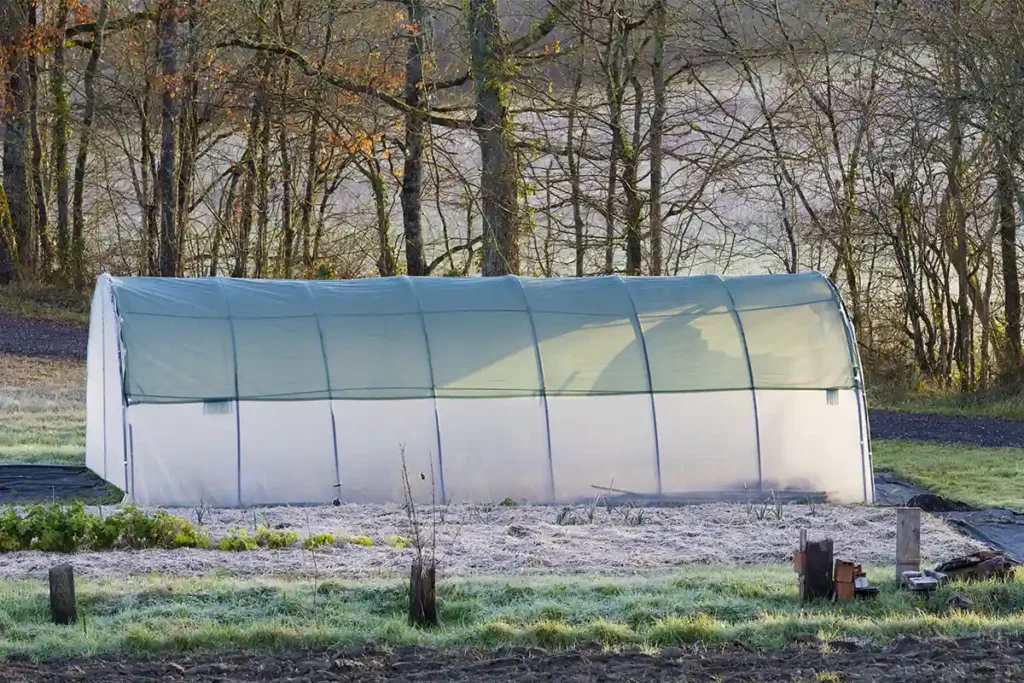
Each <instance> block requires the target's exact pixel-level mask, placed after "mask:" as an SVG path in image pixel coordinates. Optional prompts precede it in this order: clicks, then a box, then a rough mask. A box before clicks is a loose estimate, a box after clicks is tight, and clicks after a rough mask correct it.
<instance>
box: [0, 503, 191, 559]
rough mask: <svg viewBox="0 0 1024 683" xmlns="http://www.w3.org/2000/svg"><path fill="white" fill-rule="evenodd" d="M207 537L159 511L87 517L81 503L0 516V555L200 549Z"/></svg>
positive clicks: (132, 509) (128, 509) (125, 511)
mask: <svg viewBox="0 0 1024 683" xmlns="http://www.w3.org/2000/svg"><path fill="white" fill-rule="evenodd" d="M208 545H209V538H208V537H207V536H206V534H205V533H204V532H202V531H200V530H199V529H196V527H194V526H193V525H192V524H191V522H189V521H188V520H186V519H184V518H182V517H176V516H174V515H171V514H168V513H166V512H164V511H162V510H161V511H157V512H155V513H152V514H149V513H146V512H143V511H141V510H139V509H138V508H136V507H134V506H129V507H126V508H124V509H122V510H119V511H118V512H116V513H115V514H113V515H107V516H106V517H104V516H102V515H94V514H90V513H87V512H86V511H85V509H84V508H83V507H82V505H81V503H73V504H71V505H61V504H56V503H55V504H52V505H30V506H28V507H26V508H25V509H24V510H23V511H22V513H21V514H18V513H17V512H16V511H14V510H13V509H9V510H7V511H6V512H4V513H3V514H2V515H0V552H11V551H15V550H42V551H44V552H62V553H70V552H74V551H76V550H79V549H82V548H89V549H91V550H111V549H114V548H132V549H143V548H186V547H187V548H205V547H207V546H208Z"/></svg>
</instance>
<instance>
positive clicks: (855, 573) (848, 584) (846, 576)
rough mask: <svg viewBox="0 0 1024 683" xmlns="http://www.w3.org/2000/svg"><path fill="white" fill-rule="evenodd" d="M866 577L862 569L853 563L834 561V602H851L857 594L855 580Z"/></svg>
mask: <svg viewBox="0 0 1024 683" xmlns="http://www.w3.org/2000/svg"><path fill="white" fill-rule="evenodd" d="M862 576H866V575H865V574H864V570H863V568H861V566H860V565H859V564H854V563H853V562H845V561H843V560H836V567H835V571H834V572H833V574H832V586H833V589H834V591H835V598H836V600H853V598H854V597H855V596H856V593H857V579H858V578H860V577H862Z"/></svg>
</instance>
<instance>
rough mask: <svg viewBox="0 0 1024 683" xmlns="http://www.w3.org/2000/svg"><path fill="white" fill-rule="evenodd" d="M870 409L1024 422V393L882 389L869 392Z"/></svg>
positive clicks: (995, 390)
mask: <svg viewBox="0 0 1024 683" xmlns="http://www.w3.org/2000/svg"><path fill="white" fill-rule="evenodd" d="M868 405H869V406H870V407H872V408H879V409H882V410H891V411H893V412H900V413H926V414H929V415H951V416H955V417H991V418H1001V419H1004V420H1024V393H1022V392H1020V391H1018V390H1016V389H1009V388H1006V389H992V390H989V391H973V392H968V393H963V392H959V391H937V390H936V391H932V390H922V391H913V392H903V391H893V390H889V389H886V388H885V387H880V388H874V389H869V390H868Z"/></svg>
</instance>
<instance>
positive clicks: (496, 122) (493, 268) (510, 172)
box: [469, 0, 519, 276]
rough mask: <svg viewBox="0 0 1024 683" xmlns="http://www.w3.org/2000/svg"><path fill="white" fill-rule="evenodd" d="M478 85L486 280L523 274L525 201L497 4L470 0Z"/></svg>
mask: <svg viewBox="0 0 1024 683" xmlns="http://www.w3.org/2000/svg"><path fill="white" fill-rule="evenodd" d="M469 12H470V35H471V36H472V38H471V47H472V69H473V86H474V92H475V95H476V116H475V118H474V120H473V126H474V128H475V129H476V132H477V136H478V137H479V140H480V157H481V166H482V173H481V178H480V194H481V199H482V201H481V206H482V208H483V234H484V238H483V266H482V268H481V274H482V275H484V276H495V275H509V274H516V273H518V272H519V197H518V188H517V180H518V179H517V177H516V173H517V172H516V159H515V153H514V151H513V149H512V144H511V133H510V131H509V129H508V128H509V126H508V108H507V104H506V102H505V101H504V98H505V97H506V96H507V93H506V92H505V90H506V80H507V78H508V76H507V74H506V73H505V68H504V61H505V56H504V54H503V53H504V49H503V46H502V42H501V29H500V26H499V23H498V3H497V0H469Z"/></svg>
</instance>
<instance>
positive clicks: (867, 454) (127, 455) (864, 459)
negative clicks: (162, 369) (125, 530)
mask: <svg viewBox="0 0 1024 683" xmlns="http://www.w3.org/2000/svg"><path fill="white" fill-rule="evenodd" d="M813 272H814V273H815V274H817V275H818V276H820V277H821V278H822V279H823V280H824V281H825V282H826V283H827V284H828V286H829V289H830V292H831V295H832V299H833V301H834V302H835V304H836V305H837V307H838V309H839V313H840V315H841V317H842V321H843V327H844V331H845V335H846V339H847V346H848V352H849V355H850V362H851V365H852V367H853V381H854V390H855V392H856V394H857V415H858V427H859V430H858V431H859V434H860V439H861V444H860V446H861V472H862V477H863V480H864V482H863V492H864V500H865V501H866V502H867V501H869V500H873V499H874V482H869V481H868V477H867V471H868V470H867V468H868V467H873V463H872V456H871V448H870V441H871V438H870V426H869V425H868V424H867V420H866V415H867V407H866V398H865V392H864V381H863V366H862V364H861V359H860V353H859V350H858V349H857V345H856V336H855V331H854V330H853V327H852V321H851V319H850V316H849V313H848V310H847V308H846V305H845V303H844V301H843V299H842V296H841V295H840V293H839V290H838V288H837V287H836V285H835V284H834V283H833V282H832V281H831V280H829V279H828V278H827V277H826V276H825V275H824V274H822V273H820V272H818V271H813ZM507 277H508V278H510V279H511V280H513V281H515V283H516V285H517V288H518V290H519V292H520V294H521V295H522V300H523V304H524V309H523V310H522V311H508V312H517V313H522V312H525V313H526V315H527V317H528V319H529V322H530V330H531V334H532V337H533V344H534V356H535V360H536V365H537V373H538V378H539V382H540V391H539V397H540V399H541V405H542V409H543V413H544V423H545V425H544V427H545V439H546V447H547V458H548V469H549V481H550V489H549V490H550V496H551V499H552V501H553V500H555V499H556V491H555V479H554V464H553V448H552V438H551V420H550V414H549V409H548V392H547V383H546V378H545V368H544V361H543V356H542V354H541V349H540V340H539V335H538V332H537V326H536V321H535V319H534V314H533V311H532V308H531V306H530V301H529V297H528V295H527V293H526V288H525V287H524V286H523V283H522V280H521V279H520V278H518V277H516V276H511V275H510V276H507ZM613 277H614V279H615V280H616V281H617V283H618V284H619V285H620V286H621V287H622V288H623V290H624V291H625V293H626V295H627V298H628V300H629V302H630V306H631V309H632V312H631V314H630V315H631V323H632V326H633V329H634V334H635V337H636V340H637V342H638V343H639V345H640V351H641V353H642V356H643V363H644V370H645V380H646V388H647V393H648V395H649V397H650V407H651V421H652V427H653V436H654V448H655V453H654V456H655V474H656V480H657V487H658V493H659V494H660V493H662V481H661V450H660V439H659V434H658V415H657V406H656V401H655V391H654V386H653V377H652V371H651V365H650V358H649V354H648V349H647V342H646V339H645V336H644V333H643V326H642V324H641V322H640V315H639V312H638V308H637V305H636V301H635V300H634V297H633V295H632V292H631V291H630V289H629V287H628V286H627V284H626V282H625V280H624V279H623V278H622V277H620V276H617V275H616V276H613ZM716 277H717V278H718V281H719V282H720V284H721V286H722V289H723V290H724V292H725V294H726V296H727V297H728V300H729V302H730V311H729V314H730V315H731V316H732V318H733V322H734V324H735V326H736V329H737V333H738V335H739V341H740V344H741V345H742V346H743V353H744V359H745V362H746V366H747V373H748V378H749V382H750V387H751V388H750V392H751V400H752V403H753V410H754V433H755V444H756V453H757V472H758V487H759V489H761V488H763V472H762V457H761V434H760V431H761V430H760V424H759V413H758V404H757V389H756V386H755V382H754V373H753V366H752V363H751V359H750V351H749V348H748V346H747V338H746V334H745V331H744V328H743V322H742V319H741V318H740V315H739V311H738V310H737V308H736V301H735V299H734V297H733V294H732V292H731V291H730V290H729V287H728V285H727V284H726V282H725V280H724V279H723V278H721V277H720V276H716ZM102 279H103V281H104V286H105V287H106V288H107V290H108V291H107V294H108V295H109V298H110V299H109V300H110V302H111V306H112V309H113V314H114V324H115V331H116V338H117V339H116V343H117V354H118V373H119V377H120V393H121V404H122V411H121V412H122V434H123V442H124V443H123V446H124V468H125V473H124V476H125V486H126V489H128V491H127V492H128V493H129V496H132V495H133V494H134V482H133V479H134V463H133V462H132V461H133V452H132V451H133V450H134V449H133V447H132V441H133V439H132V438H131V434H130V431H131V426H130V424H129V421H128V416H127V408H128V406H129V402H130V399H129V397H128V391H127V386H126V376H125V375H126V372H125V367H126V363H127V359H126V357H125V354H126V345H125V344H124V340H123V337H122V329H121V324H120V316H119V313H118V308H117V297H116V294H115V290H114V287H113V285H112V278H111V277H110V276H109V275H106V274H104V276H103V278H102ZM398 279H400V280H402V281H403V282H404V283H405V286H406V287H408V290H409V292H410V293H411V295H412V297H413V301H415V304H416V311H417V314H418V317H419V319H420V326H421V329H422V333H423V340H424V345H425V351H426V357H427V364H428V370H429V379H430V399H431V402H432V404H433V413H434V428H435V437H436V446H437V461H438V468H439V470H440V471H439V483H440V488H441V496H442V500H443V501H447V495H446V490H445V481H444V460H443V453H442V438H441V426H440V416H439V411H438V398H437V387H436V381H435V374H434V363H433V356H432V352H431V342H430V336H429V332H428V328H427V324H426V316H425V313H424V310H423V306H422V302H421V299H420V296H419V292H418V291H417V288H416V286H415V284H414V282H413V279H412V278H410V277H408V276H404V275H403V276H400V277H399V278H398ZM218 281H219V286H220V291H221V294H222V295H223V298H224V305H225V310H226V319H227V321H228V324H229V327H230V332H231V345H232V357H233V362H234V378H233V379H234V393H235V395H234V397H233V399H234V403H235V430H236V474H237V477H238V483H237V498H238V504H239V506H242V505H243V499H242V477H241V472H242V443H241V416H240V412H241V411H240V396H239V379H238V351H237V343H236V337H235V325H234V320H233V318H232V315H231V304H230V301H229V297H228V295H227V291H226V289H225V287H224V284H223V281H222V280H219V279H218ZM305 284H306V292H307V294H308V295H309V297H310V299H311V300H312V302H313V311H314V317H315V318H316V324H317V331H318V334H319V342H320V346H321V351H322V353H323V358H324V370H325V373H326V381H327V393H328V396H329V397H330V396H331V394H332V383H331V377H330V367H329V364H328V356H327V350H326V344H325V341H324V334H323V328H322V326H321V323H320V313H319V311H318V308H317V304H316V298H315V296H313V293H312V290H311V286H310V284H309V283H308V282H306V283H305ZM104 309H105V306H104V307H101V324H103V323H104V321H105V318H104V317H103V316H105V310H104ZM495 310H498V309H495ZM102 343H103V346H104V353H103V362H104V368H105V359H106V354H105V346H106V327H105V324H104V329H103V338H102ZM103 375H104V387H103V392H104V401H103V411H104V425H106V390H107V387H106V380H105V377H106V373H105V372H104V373H103ZM328 403H329V405H330V413H331V429H332V451H333V455H334V465H335V473H336V476H337V478H338V482H340V477H341V474H340V471H341V468H340V454H339V448H338V435H337V423H336V417H335V413H334V407H333V398H329V399H328ZM103 447H104V475H105V476H106V467H107V463H106V458H107V454H106V450H107V443H106V428H105V426H104V444H103ZM869 490H870V493H869Z"/></svg>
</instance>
